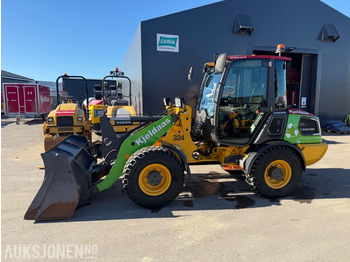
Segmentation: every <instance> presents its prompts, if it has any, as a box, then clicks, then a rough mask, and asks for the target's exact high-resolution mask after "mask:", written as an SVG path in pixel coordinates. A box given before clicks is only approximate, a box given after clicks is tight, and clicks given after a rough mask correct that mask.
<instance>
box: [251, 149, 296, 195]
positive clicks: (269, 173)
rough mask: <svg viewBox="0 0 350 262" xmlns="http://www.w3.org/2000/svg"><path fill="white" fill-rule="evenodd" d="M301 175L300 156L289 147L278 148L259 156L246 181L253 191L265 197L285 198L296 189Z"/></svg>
mask: <svg viewBox="0 0 350 262" xmlns="http://www.w3.org/2000/svg"><path fill="white" fill-rule="evenodd" d="M288 166H289V167H288ZM301 173H302V164H301V160H300V158H299V156H298V155H297V154H296V153H295V152H294V151H293V150H292V149H290V148H288V147H283V146H277V147H272V148H268V149H267V150H265V151H264V152H263V153H261V154H260V155H259V156H258V158H257V159H256V160H255V162H254V163H253V166H252V168H251V172H250V174H246V181H247V183H248V184H249V185H250V187H251V189H252V191H254V192H255V193H258V194H260V195H262V196H264V197H268V198H275V197H283V196H286V195H289V194H290V193H291V192H292V191H293V190H294V189H295V188H296V186H297V184H298V182H299V181H300V179H301Z"/></svg>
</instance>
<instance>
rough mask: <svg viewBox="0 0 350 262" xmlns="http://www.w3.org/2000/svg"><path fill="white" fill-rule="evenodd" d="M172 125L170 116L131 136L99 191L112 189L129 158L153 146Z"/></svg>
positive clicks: (124, 143)
mask: <svg viewBox="0 0 350 262" xmlns="http://www.w3.org/2000/svg"><path fill="white" fill-rule="evenodd" d="M172 125H173V120H172V117H171V115H168V116H165V117H163V118H162V119H160V120H158V121H156V122H154V123H153V124H151V125H148V126H146V127H145V128H143V129H141V130H140V131H138V132H136V133H134V134H133V135H131V136H129V137H128V138H127V139H126V140H125V141H124V142H123V144H122V145H121V147H120V149H119V153H118V156H117V159H116V160H115V163H114V165H113V166H112V168H111V170H110V171H109V173H108V175H107V176H106V178H105V179H104V180H103V181H101V182H100V183H98V184H97V185H96V187H97V189H98V190H99V191H103V190H106V189H108V188H109V187H111V186H112V185H113V184H114V182H115V181H117V179H118V178H119V177H120V176H121V175H122V174H123V169H124V166H125V164H126V162H127V161H128V159H129V157H130V156H131V155H132V154H133V153H135V152H136V151H137V150H139V149H141V148H143V147H146V146H152V145H153V144H154V143H155V142H156V141H157V140H158V139H159V138H161V137H162V136H163V135H164V134H165V133H167V132H168V131H169V129H170V128H171V127H172Z"/></svg>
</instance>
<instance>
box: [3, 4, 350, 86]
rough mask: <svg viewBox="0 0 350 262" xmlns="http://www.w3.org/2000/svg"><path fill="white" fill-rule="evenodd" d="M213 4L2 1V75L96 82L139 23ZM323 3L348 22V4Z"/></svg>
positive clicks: (118, 60)
mask: <svg viewBox="0 0 350 262" xmlns="http://www.w3.org/2000/svg"><path fill="white" fill-rule="evenodd" d="M291 1H292V0H291ZM215 2H219V1H218V0H176V1H167V0H143V1H142V0H124V1H118V0H99V1H96V0H30V1H29V0H1V69H2V70H6V71H9V72H12V73H15V74H19V75H22V76H25V77H29V78H33V79H35V80H39V81H55V80H56V78H57V77H58V76H59V75H62V74H63V73H68V74H69V75H83V76H85V77H86V78H99V79H100V78H103V77H104V76H105V75H108V74H109V71H110V70H112V69H114V68H115V67H119V66H120V64H121V62H122V60H123V57H124V55H125V53H126V51H127V49H128V47H129V45H130V43H131V40H132V38H133V36H134V34H135V32H136V30H137V28H138V26H139V24H140V22H141V21H144V20H148V19H152V18H156V17H159V16H164V15H168V14H171V13H175V12H180V11H183V10H187V9H191V8H195V7H199V6H203V5H207V4H211V3H215ZM322 2H324V3H326V4H328V5H329V6H331V7H333V8H334V9H336V10H338V11H340V12H342V13H343V14H345V15H347V16H348V17H350V1H349V0H322ZM121 70H122V68H121ZM126 73H127V72H126Z"/></svg>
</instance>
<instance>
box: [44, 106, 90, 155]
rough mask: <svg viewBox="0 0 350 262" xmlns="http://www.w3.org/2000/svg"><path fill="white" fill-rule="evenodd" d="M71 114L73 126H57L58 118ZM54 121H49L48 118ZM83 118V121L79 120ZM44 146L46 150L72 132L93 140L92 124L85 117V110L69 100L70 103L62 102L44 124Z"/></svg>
mask: <svg viewBox="0 0 350 262" xmlns="http://www.w3.org/2000/svg"><path fill="white" fill-rule="evenodd" d="M65 116H70V117H72V118H73V125H72V126H57V118H58V117H65ZM49 118H50V119H52V121H50V122H49V121H48V119H49ZM78 118H82V121H78ZM43 132H44V147H45V151H47V150H48V149H50V148H51V147H53V146H55V145H56V144H58V143H59V142H60V141H62V140H63V139H65V138H66V137H67V136H69V135H71V134H78V135H82V136H85V137H86V138H87V139H88V140H90V141H91V125H90V123H89V121H88V120H87V119H86V118H85V113H84V110H82V109H80V108H79V107H78V104H76V103H72V102H70V101H68V103H64V104H60V105H58V106H57V107H56V109H55V110H52V111H51V112H50V113H49V115H48V116H47V118H46V121H45V122H44V125H43Z"/></svg>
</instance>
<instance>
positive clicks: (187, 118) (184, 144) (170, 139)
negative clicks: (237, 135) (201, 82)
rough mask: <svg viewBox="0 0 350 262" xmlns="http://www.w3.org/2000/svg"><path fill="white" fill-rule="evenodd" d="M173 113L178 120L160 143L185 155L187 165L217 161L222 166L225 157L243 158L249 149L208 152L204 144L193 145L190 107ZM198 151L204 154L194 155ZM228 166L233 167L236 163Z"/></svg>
mask: <svg viewBox="0 0 350 262" xmlns="http://www.w3.org/2000/svg"><path fill="white" fill-rule="evenodd" d="M175 113H176V114H177V115H178V116H179V119H178V120H177V121H176V123H175V124H174V125H173V126H172V127H171V128H170V130H169V131H168V133H167V134H166V136H165V138H164V139H163V140H162V141H163V143H166V144H169V145H172V146H174V147H175V148H177V149H180V150H181V151H182V152H183V153H184V154H185V155H186V157H187V162H188V163H189V164H194V163H200V162H212V161H217V162H220V163H221V164H222V165H223V164H224V159H225V157H228V156H230V155H233V154H234V155H243V156H244V152H245V151H246V150H247V149H248V148H249V146H246V147H242V148H239V147H235V146H229V147H215V148H214V149H213V150H212V151H210V147H209V146H208V145H206V144H205V143H200V144H195V143H194V142H193V140H192V137H191V116H192V113H191V107H189V106H186V108H185V109H183V108H176V109H175ZM198 151H199V152H204V154H199V153H196V152H198ZM194 156H195V157H194ZM230 164H232V165H234V164H236V163H230Z"/></svg>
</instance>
